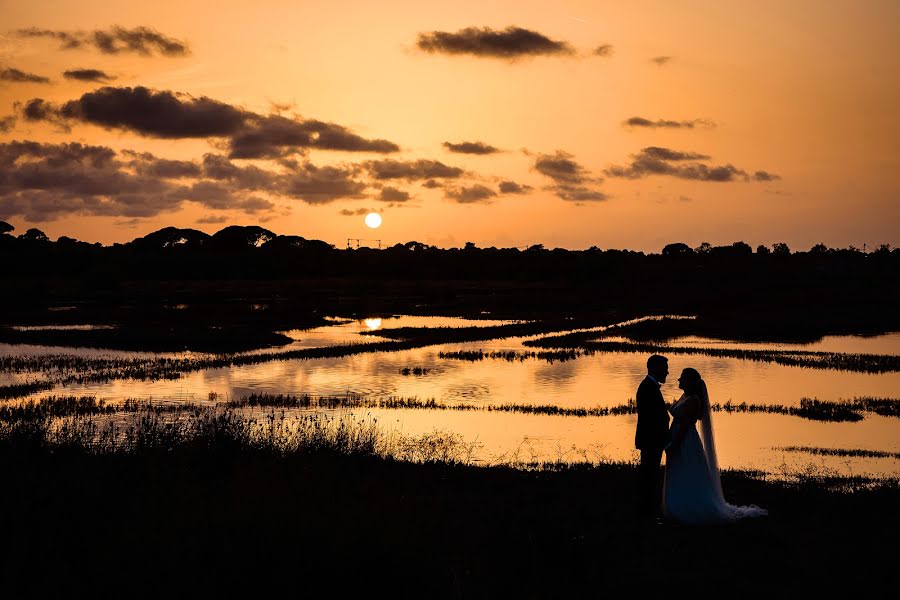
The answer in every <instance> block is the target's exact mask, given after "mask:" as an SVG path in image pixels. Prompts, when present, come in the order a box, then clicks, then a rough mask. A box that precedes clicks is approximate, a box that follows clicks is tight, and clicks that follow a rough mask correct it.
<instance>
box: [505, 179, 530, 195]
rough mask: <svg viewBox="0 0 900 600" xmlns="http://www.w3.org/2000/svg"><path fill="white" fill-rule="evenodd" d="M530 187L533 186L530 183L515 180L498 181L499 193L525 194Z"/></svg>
mask: <svg viewBox="0 0 900 600" xmlns="http://www.w3.org/2000/svg"><path fill="white" fill-rule="evenodd" d="M532 189H534V188H532V187H531V186H530V185H522V184H518V183H516V182H515V181H501V182H500V193H501V194H527V193H528V192H530V191H531V190H532Z"/></svg>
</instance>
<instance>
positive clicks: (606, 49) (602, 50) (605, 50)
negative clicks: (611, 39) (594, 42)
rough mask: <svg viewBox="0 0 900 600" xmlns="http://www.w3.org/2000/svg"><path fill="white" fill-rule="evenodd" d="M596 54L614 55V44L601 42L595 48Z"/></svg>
mask: <svg viewBox="0 0 900 600" xmlns="http://www.w3.org/2000/svg"><path fill="white" fill-rule="evenodd" d="M594 55H595V56H612V55H613V47H612V44H601V45H600V46H597V47H596V48H594Z"/></svg>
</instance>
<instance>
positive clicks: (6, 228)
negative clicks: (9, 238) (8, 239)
mask: <svg viewBox="0 0 900 600" xmlns="http://www.w3.org/2000/svg"><path fill="white" fill-rule="evenodd" d="M14 229H15V227H13V226H12V225H10V224H9V223H7V222H6V221H0V235H5V234H7V233H9V232H10V231H13V230H14Z"/></svg>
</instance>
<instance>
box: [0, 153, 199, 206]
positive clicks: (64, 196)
mask: <svg viewBox="0 0 900 600" xmlns="http://www.w3.org/2000/svg"><path fill="white" fill-rule="evenodd" d="M0 166H2V168H0V214H2V215H3V216H12V215H22V216H24V217H25V219H26V220H29V221H48V220H53V219H56V218H59V217H61V216H65V215H70V214H87V215H107V216H121V217H145V216H153V215H156V214H159V213H160V212H165V211H171V210H175V209H177V208H178V206H179V205H180V203H181V200H182V199H181V198H179V197H178V196H177V195H176V194H174V193H173V192H174V186H172V185H171V184H169V183H167V182H165V181H163V180H160V179H158V178H155V177H146V176H142V175H139V174H135V173H130V172H128V171H127V170H125V169H124V168H123V164H122V163H121V162H120V161H119V160H118V158H117V156H116V153H115V152H114V151H113V150H112V149H110V148H106V147H103V146H87V145H82V144H78V143H70V144H58V145H54V144H40V143H37V142H10V143H8V144H0ZM0 218H2V216H0Z"/></svg>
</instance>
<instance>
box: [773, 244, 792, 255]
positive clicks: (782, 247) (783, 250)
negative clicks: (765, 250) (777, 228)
mask: <svg viewBox="0 0 900 600" xmlns="http://www.w3.org/2000/svg"><path fill="white" fill-rule="evenodd" d="M772 253H773V254H782V255H788V254H790V253H791V249H790V248H788V245H787V244H785V243H784V242H778V243H776V244H772Z"/></svg>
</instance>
